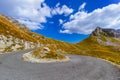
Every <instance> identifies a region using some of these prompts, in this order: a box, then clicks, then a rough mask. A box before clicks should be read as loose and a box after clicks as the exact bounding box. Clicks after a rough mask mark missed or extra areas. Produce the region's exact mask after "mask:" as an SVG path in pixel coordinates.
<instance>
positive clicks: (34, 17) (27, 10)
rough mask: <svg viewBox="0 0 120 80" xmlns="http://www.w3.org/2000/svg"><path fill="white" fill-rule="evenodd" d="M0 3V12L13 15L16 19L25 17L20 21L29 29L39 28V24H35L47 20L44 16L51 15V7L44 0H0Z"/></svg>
mask: <svg viewBox="0 0 120 80" xmlns="http://www.w3.org/2000/svg"><path fill="white" fill-rule="evenodd" d="M0 5H1V6H2V7H0V13H3V14H7V15H9V16H13V17H15V18H17V19H18V20H20V19H19V18H22V20H23V19H25V20H23V21H21V20H20V21H21V22H23V23H24V24H25V25H27V26H28V27H29V28H30V29H41V26H37V25H38V24H40V23H45V22H47V20H46V18H47V17H51V9H50V7H49V6H47V5H46V4H45V3H44V0H1V1H0ZM28 20H31V22H28ZM28 23H29V25H28ZM40 25H41V24H40ZM33 26H34V27H33Z"/></svg>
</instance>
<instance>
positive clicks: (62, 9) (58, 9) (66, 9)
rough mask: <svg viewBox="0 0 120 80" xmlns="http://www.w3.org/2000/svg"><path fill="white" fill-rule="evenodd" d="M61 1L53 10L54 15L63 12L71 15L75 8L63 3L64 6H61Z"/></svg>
mask: <svg viewBox="0 0 120 80" xmlns="http://www.w3.org/2000/svg"><path fill="white" fill-rule="evenodd" d="M59 5H60V4H59V3H58V4H57V5H56V7H55V8H54V9H53V10H52V14H53V15H57V14H59V15H61V14H64V15H66V16H67V15H69V14H71V13H72V12H73V9H72V8H69V7H68V6H66V5H63V6H62V7H59Z"/></svg>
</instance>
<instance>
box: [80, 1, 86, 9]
mask: <svg viewBox="0 0 120 80" xmlns="http://www.w3.org/2000/svg"><path fill="white" fill-rule="evenodd" d="M85 6H86V2H84V3H83V4H82V5H80V7H79V10H82V9H84V8H85Z"/></svg>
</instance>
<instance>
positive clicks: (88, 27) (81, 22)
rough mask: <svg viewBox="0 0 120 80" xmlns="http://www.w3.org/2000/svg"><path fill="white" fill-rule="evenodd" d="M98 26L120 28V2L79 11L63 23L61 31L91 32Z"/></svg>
mask: <svg viewBox="0 0 120 80" xmlns="http://www.w3.org/2000/svg"><path fill="white" fill-rule="evenodd" d="M97 26H101V27H103V28H115V29H118V28H120V3H118V4H110V5H108V6H106V7H103V8H99V9H95V10H94V11H92V12H90V13H87V12H85V11H78V12H77V13H75V14H74V15H71V16H70V20H69V21H68V22H66V23H64V24H63V29H62V30H60V32H61V33H69V34H72V33H78V34H90V33H91V32H92V31H93V30H94V29H95V28H96V27H97Z"/></svg>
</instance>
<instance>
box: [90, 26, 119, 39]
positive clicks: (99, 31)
mask: <svg viewBox="0 0 120 80" xmlns="http://www.w3.org/2000/svg"><path fill="white" fill-rule="evenodd" d="M92 35H93V36H100V35H103V36H109V37H114V38H120V29H117V30H115V29H111V28H101V27H97V28H96V29H95V30H94V31H93V32H92Z"/></svg>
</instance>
